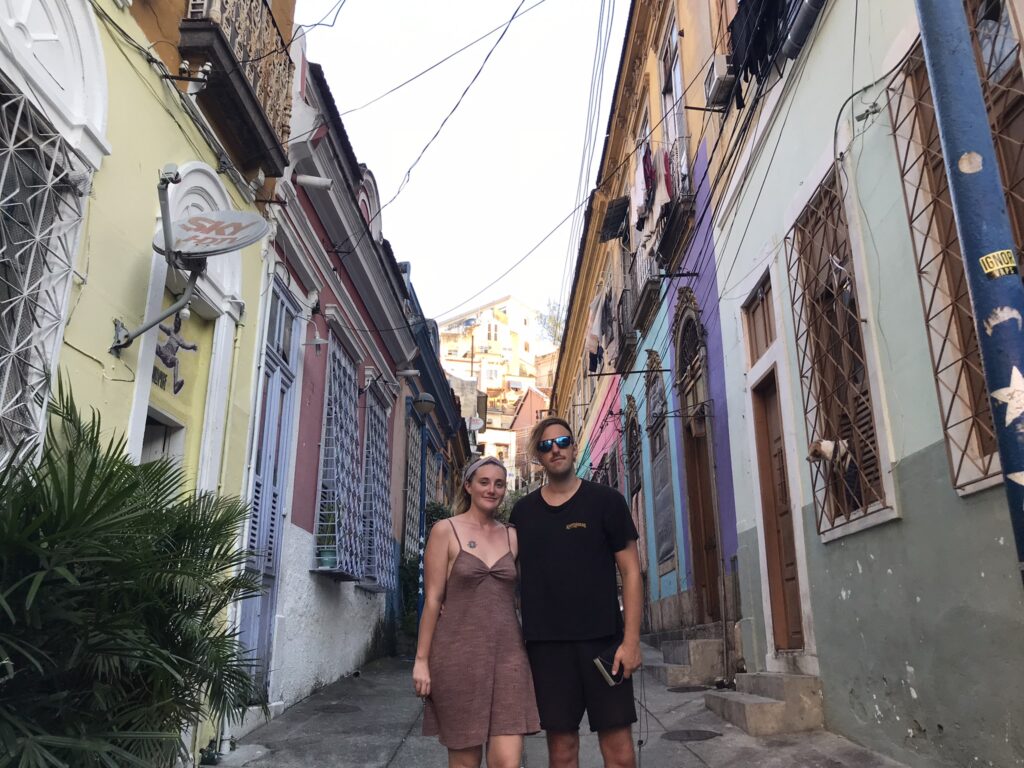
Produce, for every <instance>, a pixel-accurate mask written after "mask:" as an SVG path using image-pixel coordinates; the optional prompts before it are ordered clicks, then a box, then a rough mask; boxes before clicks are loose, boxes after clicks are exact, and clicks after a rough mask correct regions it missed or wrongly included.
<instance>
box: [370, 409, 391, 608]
mask: <svg viewBox="0 0 1024 768" xmlns="http://www.w3.org/2000/svg"><path fill="white" fill-rule="evenodd" d="M366 399H367V407H366V433H365V436H364V442H365V445H366V450H365V451H364V452H363V521H362V522H363V552H364V555H363V573H362V579H363V581H362V584H363V586H366V587H370V588H377V589H382V590H384V589H394V588H395V574H396V572H397V564H396V563H395V545H394V537H393V536H392V535H391V533H392V531H391V503H390V499H389V489H390V486H391V462H390V460H389V456H388V428H387V409H386V408H385V407H384V406H383V405H381V404H380V402H378V401H377V399H376V398H375V397H373V396H372V395H369V394H368V395H367V398H366Z"/></svg>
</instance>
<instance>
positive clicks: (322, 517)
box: [316, 333, 365, 579]
mask: <svg viewBox="0 0 1024 768" xmlns="http://www.w3.org/2000/svg"><path fill="white" fill-rule="evenodd" d="M327 376H328V379H327V402H326V404H325V409H324V411H325V412H324V436H323V441H322V443H321V448H320V502H319V508H318V510H317V524H316V547H317V559H318V562H319V564H320V565H321V567H331V566H330V564H331V561H332V560H334V561H336V564H335V566H334V567H335V568H336V569H337V570H338V571H340V572H341V573H343V574H345V575H346V576H348V577H349V578H352V579H359V578H361V577H362V575H363V568H364V565H365V564H364V551H363V547H362V535H363V515H362V514H361V513H360V509H359V496H360V494H359V490H360V489H359V477H360V472H359V436H358V434H357V429H358V428H357V425H358V423H359V420H358V411H357V402H358V397H359V391H358V387H357V385H356V365H355V362H353V360H352V359H351V358H350V357H349V356H348V354H346V352H345V350H344V349H342V347H341V342H340V341H339V340H338V338H337V336H335V335H334V334H333V333H332V334H331V343H330V362H329V365H328V369H327Z"/></svg>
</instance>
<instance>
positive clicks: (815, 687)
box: [704, 672, 825, 736]
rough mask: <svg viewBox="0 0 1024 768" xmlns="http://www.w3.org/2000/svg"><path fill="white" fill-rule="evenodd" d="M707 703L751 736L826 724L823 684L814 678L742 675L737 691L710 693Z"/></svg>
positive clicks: (713, 710)
mask: <svg viewBox="0 0 1024 768" xmlns="http://www.w3.org/2000/svg"><path fill="white" fill-rule="evenodd" d="M704 704H705V706H707V708H708V709H710V710H711V711H712V712H715V713H717V714H718V715H719V716H721V717H722V718H724V719H726V720H728V721H729V722H731V723H733V724H734V725H737V726H739V727H740V728H742V729H743V730H745V731H746V732H747V733H749V734H750V735H752V736H766V735H769V734H776V733H795V732H797V731H813V730H816V729H818V728H821V727H823V726H824V723H825V718H824V712H823V708H822V697H821V681H820V680H819V679H818V678H817V677H813V676H811V675H789V674H779V673H770V672H757V673H748V674H739V675H736V691H735V692H733V691H710V692H708V693H706V694H704ZM769 705H775V706H769ZM751 728H753V729H754V730H751Z"/></svg>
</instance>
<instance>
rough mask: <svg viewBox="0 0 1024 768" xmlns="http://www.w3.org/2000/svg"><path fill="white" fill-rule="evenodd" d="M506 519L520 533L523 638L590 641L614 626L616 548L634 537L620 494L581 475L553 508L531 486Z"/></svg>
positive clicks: (617, 618)
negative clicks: (572, 490) (576, 485)
mask: <svg viewBox="0 0 1024 768" xmlns="http://www.w3.org/2000/svg"><path fill="white" fill-rule="evenodd" d="M509 522H510V523H511V524H512V525H513V526H515V529H516V535H517V536H518V539H519V568H520V591H521V594H522V611H523V637H524V639H525V640H526V641H527V642H532V641H552V640H559V641H563V640H591V639H595V638H599V637H608V636H610V635H614V634H616V633H617V632H619V631H620V629H621V627H622V618H621V615H620V612H619V600H618V589H617V586H616V579H615V553H616V552H619V551H620V550H622V549H625V548H626V547H627V546H628V545H629V543H630V542H631V541H635V540H636V539H637V538H638V536H637V532H636V526H635V525H633V518H632V517H631V516H630V514H629V507H628V506H627V505H626V500H625V499H624V498H623V497H622V494H621V493H619V492H618V491H616V490H615V489H614V488H610V487H608V486H606V485H599V484H597V483H592V482H590V481H588V480H583V481H582V484H581V485H580V487H579V489H578V490H577V491H576V493H575V494H573V496H572V497H571V498H570V499H569V500H568V501H566V502H565V503H564V504H561V505H559V506H557V507H554V506H551V505H550V504H548V503H547V502H546V501H544V498H543V497H542V496H541V493H540V490H536V491H534V492H533V493H530V494H528V495H527V496H525V497H523V498H522V499H520V500H519V501H518V502H517V503H516V505H515V507H513V509H512V516H511V517H510V518H509Z"/></svg>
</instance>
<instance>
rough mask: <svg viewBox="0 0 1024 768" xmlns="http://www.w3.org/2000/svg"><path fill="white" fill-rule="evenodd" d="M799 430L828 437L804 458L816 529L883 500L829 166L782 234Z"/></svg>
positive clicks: (846, 243) (852, 287)
mask: <svg viewBox="0 0 1024 768" xmlns="http://www.w3.org/2000/svg"><path fill="white" fill-rule="evenodd" d="M786 252H787V266H788V271H789V282H790V290H791V292H792V299H793V321H794V326H795V337H796V339H795V340H796V348H797V364H798V368H799V373H800V385H801V390H802V396H803V397H802V402H803V408H804V416H805V419H806V423H807V434H808V436H809V438H810V440H811V441H812V444H814V443H818V442H819V441H831V443H833V444H834V450H833V452H832V457H831V458H830V459H825V458H822V459H820V460H818V461H813V462H811V465H810V466H811V483H812V488H813V494H814V506H815V513H816V519H817V529H818V533H825V532H827V531H830V530H834V529H837V528H840V527H842V526H844V525H848V524H849V523H851V522H853V521H854V520H858V519H861V518H863V517H866V516H868V515H871V514H875V513H877V512H879V511H880V510H882V509H884V508H885V507H886V499H885V489H884V485H883V480H882V468H881V460H880V456H879V450H878V439H877V435H876V431H875V414H874V408H873V406H872V400H871V385H870V381H869V376H868V370H867V363H866V357H865V353H864V337H863V332H862V323H863V321H862V319H861V316H860V310H859V302H858V299H857V285H856V280H855V275H854V268H853V258H852V255H853V254H852V250H851V247H850V239H849V232H848V229H847V221H846V214H845V211H844V209H843V194H842V188H841V186H840V183H839V181H838V178H837V176H836V173H835V171H834V170H833V171H831V172H830V173H829V174H828V176H827V177H826V178H825V180H824V181H823V182H822V183H821V185H820V186H819V187H818V189H817V190H816V191H815V193H814V195H813V197H812V198H811V199H810V201H809V202H808V203H807V206H806V207H805V208H804V210H803V211H802V212H801V214H800V216H799V218H798V219H797V221H796V223H795V224H794V226H793V228H792V229H791V230H790V232H789V234H788V235H787V236H786Z"/></svg>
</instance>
